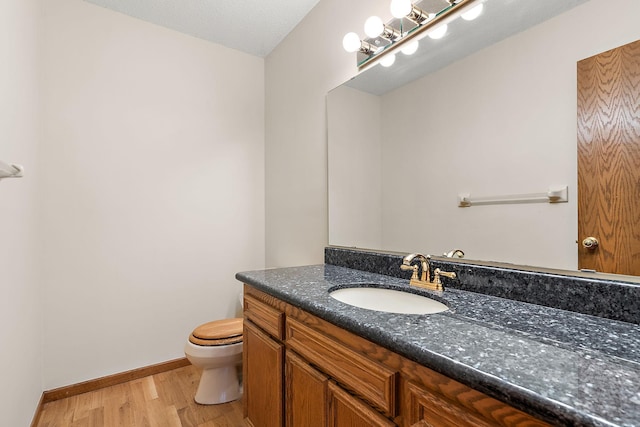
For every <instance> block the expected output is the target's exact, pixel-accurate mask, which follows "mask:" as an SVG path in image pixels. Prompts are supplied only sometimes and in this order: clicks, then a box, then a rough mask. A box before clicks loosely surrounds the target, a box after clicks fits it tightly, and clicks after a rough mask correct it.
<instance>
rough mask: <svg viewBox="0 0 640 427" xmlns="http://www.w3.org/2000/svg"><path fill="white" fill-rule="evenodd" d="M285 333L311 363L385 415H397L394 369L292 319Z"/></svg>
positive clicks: (290, 343)
mask: <svg viewBox="0 0 640 427" xmlns="http://www.w3.org/2000/svg"><path fill="white" fill-rule="evenodd" d="M286 336H287V340H286V343H287V347H289V348H291V349H292V350H294V351H296V352H297V353H298V354H299V355H301V356H302V357H303V358H305V359H306V360H307V361H308V362H309V363H310V364H312V365H314V366H316V367H317V368H318V369H319V370H321V371H323V372H324V373H326V374H327V375H329V376H330V377H331V378H333V379H334V380H336V381H337V382H338V383H340V385H341V386H342V387H344V388H345V389H348V390H349V391H351V392H353V393H354V394H356V395H357V396H359V397H360V398H361V399H363V400H364V401H366V402H368V403H369V404H371V405H373V406H375V407H376V408H378V409H379V410H381V411H382V412H383V413H384V414H385V415H386V416H389V417H395V416H396V375H397V373H396V372H395V371H393V370H391V369H389V368H387V367H385V366H383V365H381V364H379V363H377V362H374V361H372V360H370V359H368V358H366V357H364V356H363V355H362V354H360V353H357V352H356V351H354V350H352V349H350V348H347V347H345V346H344V345H342V344H340V343H338V342H336V341H334V340H333V339H331V338H329V337H327V336H325V335H323V334H321V333H319V332H317V331H315V330H313V329H311V328H309V327H308V326H305V325H304V324H302V323H300V322H298V321H296V320H295V319H292V318H288V319H287V326H286Z"/></svg>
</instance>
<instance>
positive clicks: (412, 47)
mask: <svg viewBox="0 0 640 427" xmlns="http://www.w3.org/2000/svg"><path fill="white" fill-rule="evenodd" d="M419 46H420V43H419V42H418V40H412V41H410V42H409V43H406V44H405V45H404V46H403V47H402V48H401V49H400V52H402V53H404V54H405V55H413V54H414V53H416V51H417V50H418V47H419Z"/></svg>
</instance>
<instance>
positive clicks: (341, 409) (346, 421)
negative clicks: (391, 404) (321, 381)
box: [326, 382, 396, 427]
mask: <svg viewBox="0 0 640 427" xmlns="http://www.w3.org/2000/svg"><path fill="white" fill-rule="evenodd" d="M328 397H329V399H328V403H329V408H328V409H329V417H328V421H329V422H328V424H326V425H327V426H328V427H347V426H348V427H393V426H395V425H396V424H394V423H393V422H391V421H389V420H388V419H386V418H385V417H383V416H382V415H381V414H379V413H378V412H376V411H375V410H374V409H373V408H372V407H370V406H368V405H367V404H365V403H364V402H362V401H361V400H360V399H358V398H356V397H354V396H352V395H350V394H349V393H347V392H346V391H345V390H343V389H342V388H340V387H339V386H338V385H337V384H336V383H334V382H329V395H328Z"/></svg>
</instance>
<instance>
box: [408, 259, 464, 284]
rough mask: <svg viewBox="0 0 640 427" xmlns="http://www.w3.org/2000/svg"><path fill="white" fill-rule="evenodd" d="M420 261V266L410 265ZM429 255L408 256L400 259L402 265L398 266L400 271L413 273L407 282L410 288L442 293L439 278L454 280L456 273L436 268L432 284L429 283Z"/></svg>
mask: <svg viewBox="0 0 640 427" xmlns="http://www.w3.org/2000/svg"><path fill="white" fill-rule="evenodd" d="M414 260H417V261H420V265H418V264H415V265H411V263H412V262H413V261H414ZM430 262H431V255H427V256H424V255H422V254H409V255H407V256H405V257H404V258H403V259H402V264H401V265H400V269H401V270H405V271H413V274H412V275H411V279H410V280H409V284H410V285H412V286H417V287H420V288H425V289H430V290H432V291H444V286H443V285H442V281H441V280H440V276H445V277H449V278H450V279H455V278H456V273H453V272H449V271H442V270H440V269H439V268H436V269H435V270H434V271H433V274H434V278H433V282H432V281H431V272H430V269H431V266H430ZM420 267H422V274H421V275H420V278H418V270H419V269H420Z"/></svg>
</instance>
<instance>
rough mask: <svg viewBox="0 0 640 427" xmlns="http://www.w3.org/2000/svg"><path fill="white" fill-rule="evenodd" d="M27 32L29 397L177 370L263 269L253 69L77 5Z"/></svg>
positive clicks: (245, 58)
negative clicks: (37, 274)
mask: <svg viewBox="0 0 640 427" xmlns="http://www.w3.org/2000/svg"><path fill="white" fill-rule="evenodd" d="M44 3H45V4H46V5H45V11H44V22H43V36H44V37H43V61H42V69H43V70H44V75H43V88H44V92H43V118H44V122H43V130H44V135H45V137H44V139H43V141H42V145H41V147H40V148H41V151H40V157H41V159H42V161H41V164H40V173H41V175H42V178H43V179H42V189H41V190H42V191H41V193H40V195H41V197H42V211H41V217H40V221H41V222H42V226H43V235H42V239H41V242H40V243H41V251H42V254H43V257H44V261H43V273H44V274H43V283H44V298H45V310H44V315H45V320H46V322H45V330H44V331H45V344H44V349H45V360H44V373H45V377H44V388H45V389H51V388H55V387H59V386H63V385H67V384H73V383H77V382H80V381H84V380H87V379H91V378H97V377H101V376H104V375H109V374H113V373H117V372H122V371H126V370H129V369H133V368H138V367H141V366H146V365H150V364H154V363H158V362H162V361H166V360H169V359H173V358H178V357H183V356H184V354H183V346H184V343H185V342H186V339H187V337H188V334H189V333H190V332H191V330H192V329H193V328H194V327H195V326H196V325H198V324H200V323H203V322H206V321H210V320H213V319H216V318H222V317H226V316H230V315H234V314H235V313H236V310H237V308H238V307H237V306H238V300H237V295H238V293H239V292H240V291H241V284H240V283H239V282H237V281H236V280H235V278H234V274H235V273H236V272H238V271H241V270H248V269H256V268H262V267H263V266H264V245H263V242H264V145H263V144H264V61H263V60H262V59H261V58H257V57H254V56H250V55H247V54H244V53H241V52H238V51H234V50H231V49H227V48H224V47H222V46H219V45H215V44H212V43H209V42H206V41H203V40H200V39H196V38H193V37H190V36H186V35H183V34H179V33H177V32H175V31H172V30H168V29H165V28H162V27H159V26H155V25H152V24H149V23H145V22H143V21H139V20H137V19H134V18H131V17H128V16H125V15H122V14H119V13H116V12H113V11H110V10H107V9H103V8H100V7H98V6H95V5H93V4H89V3H86V2H83V1H81V0H47V1H46V2H44Z"/></svg>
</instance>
